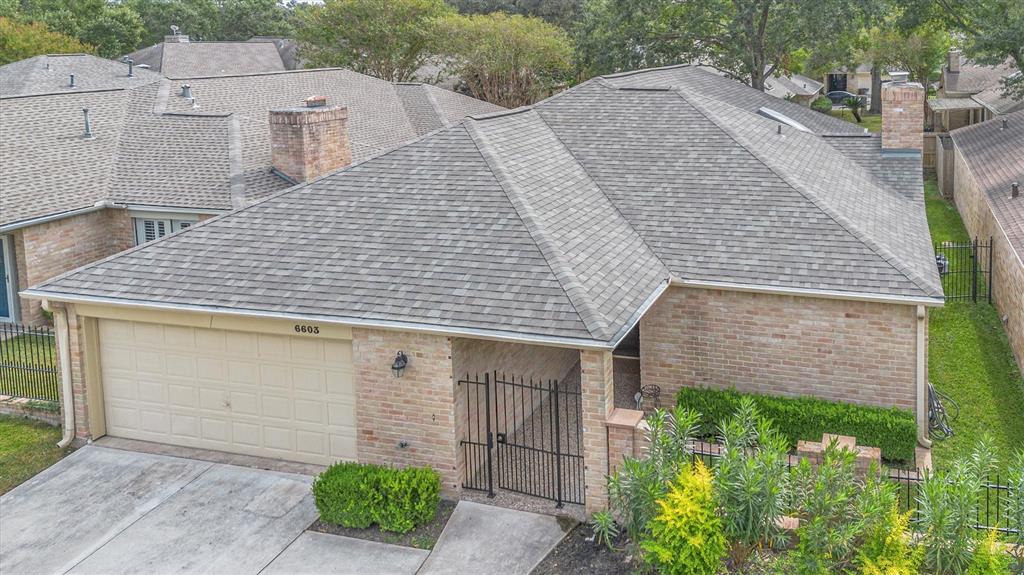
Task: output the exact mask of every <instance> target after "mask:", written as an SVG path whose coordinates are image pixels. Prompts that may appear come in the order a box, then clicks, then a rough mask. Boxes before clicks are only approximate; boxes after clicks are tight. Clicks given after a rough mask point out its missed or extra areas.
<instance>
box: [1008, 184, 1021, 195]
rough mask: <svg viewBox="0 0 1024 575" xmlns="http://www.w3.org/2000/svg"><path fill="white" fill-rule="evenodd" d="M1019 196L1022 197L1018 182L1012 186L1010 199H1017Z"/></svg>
mask: <svg viewBox="0 0 1024 575" xmlns="http://www.w3.org/2000/svg"><path fill="white" fill-rule="evenodd" d="M1017 196H1020V184H1019V183H1018V182H1014V183H1012V184H1010V197H1011V198H1016V197H1017Z"/></svg>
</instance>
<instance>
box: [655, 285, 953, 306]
mask: <svg viewBox="0 0 1024 575" xmlns="http://www.w3.org/2000/svg"><path fill="white" fill-rule="evenodd" d="M672 285H678V286H683V287H691V288H702V289H720V290H728V291H743V292H752V293H766V294H777V295H793V296H801V297H818V298H824V299H845V300H852V301H868V302H875V303H892V304H900V305H923V306H928V307H942V306H943V305H944V304H945V300H944V299H943V298H942V297H936V298H927V297H910V296H898V295H883V294H867V293H856V292H845V291H835V290H817V289H805V288H791V287H775V286H759V285H751V284H739V283H732V282H713V281H700V280H686V279H680V278H672Z"/></svg>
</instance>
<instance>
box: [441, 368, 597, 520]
mask: <svg viewBox="0 0 1024 575" xmlns="http://www.w3.org/2000/svg"><path fill="white" fill-rule="evenodd" d="M459 386H460V387H463V388H464V391H463V393H464V394H465V395H464V397H465V401H466V412H467V413H466V418H467V419H466V423H467V425H466V429H465V432H464V436H463V439H462V442H461V443H462V450H463V457H464V460H465V465H466V473H465V481H464V483H463V487H465V488H467V489H477V490H481V491H487V492H488V494H491V495H493V494H494V489H495V487H497V488H499V489H502V490H504V491H510V492H513V493H521V494H524V495H530V496H533V497H541V498H544V499H550V500H552V501H554V502H555V503H556V505H557V506H558V507H561V506H562V505H563V504H564V503H578V504H582V503H583V502H584V476H583V472H584V466H583V447H582V446H583V441H582V435H583V434H582V393H581V392H580V389H579V386H576V385H568V384H566V383H565V382H563V383H559V382H558V381H556V380H540V381H537V380H532V379H524V378H522V377H519V378H516V377H513V376H507V375H505V374H503V373H498V372H494V373H487V374H484V377H483V379H481V378H480V377H479V376H478V377H475V378H472V379H471V378H470V377H469V376H468V375H467V377H466V378H465V379H463V380H460V381H459Z"/></svg>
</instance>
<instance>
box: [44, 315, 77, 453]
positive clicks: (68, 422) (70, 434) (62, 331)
mask: <svg viewBox="0 0 1024 575" xmlns="http://www.w3.org/2000/svg"><path fill="white" fill-rule="evenodd" d="M43 309H45V310H46V311H48V312H52V313H53V323H54V327H56V328H57V356H58V357H59V358H60V398H61V404H62V407H63V411H64V436H63V437H61V440H60V441H59V442H58V443H57V447H59V448H61V449H64V448H65V447H67V446H68V444H70V443H71V442H72V441H73V440H74V439H75V400H74V395H73V394H74V390H73V389H72V386H71V344H70V341H71V340H70V337H71V333H70V329H69V328H68V311H67V310H66V309H64V308H62V307H61V308H51V307H50V302H49V301H47V300H45V299H44V300H43Z"/></svg>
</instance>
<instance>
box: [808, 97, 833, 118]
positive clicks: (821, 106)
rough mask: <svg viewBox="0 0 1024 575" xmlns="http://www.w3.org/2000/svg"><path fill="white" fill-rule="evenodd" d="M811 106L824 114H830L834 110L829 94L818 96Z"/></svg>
mask: <svg viewBox="0 0 1024 575" xmlns="http://www.w3.org/2000/svg"><path fill="white" fill-rule="evenodd" d="M811 108H813V109H815V110H817V111H819V112H821V113H822V114H829V113H831V112H832V100H829V99H828V97H827V96H818V97H817V98H815V99H814V101H813V102H811Z"/></svg>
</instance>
